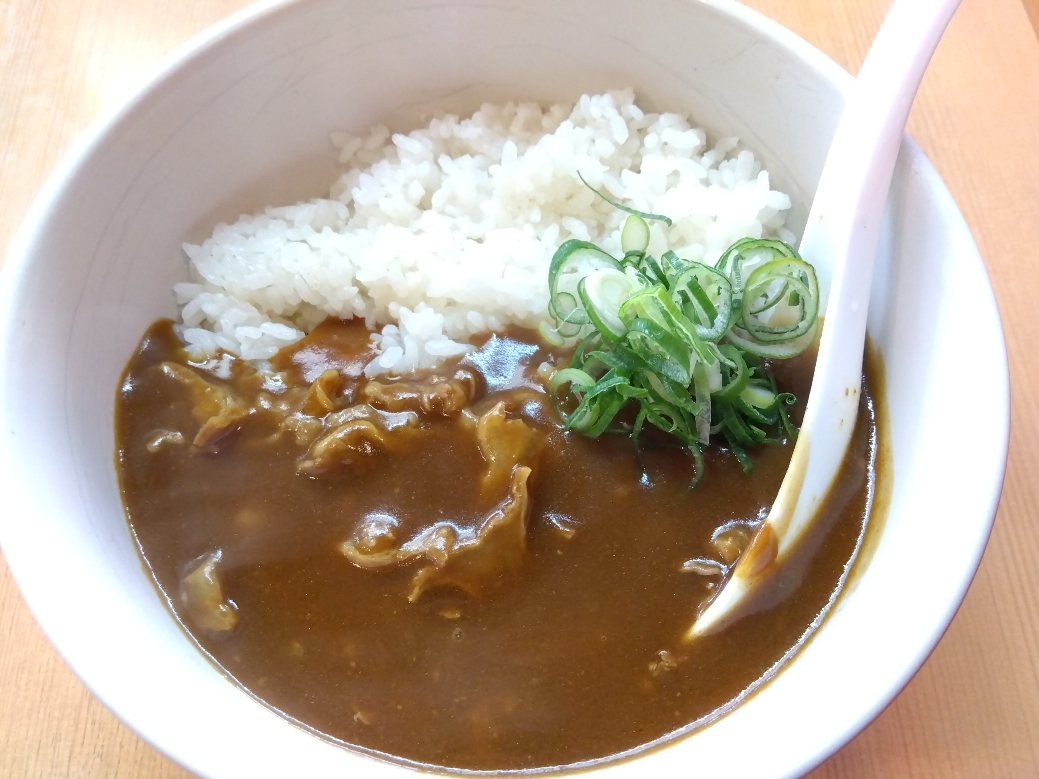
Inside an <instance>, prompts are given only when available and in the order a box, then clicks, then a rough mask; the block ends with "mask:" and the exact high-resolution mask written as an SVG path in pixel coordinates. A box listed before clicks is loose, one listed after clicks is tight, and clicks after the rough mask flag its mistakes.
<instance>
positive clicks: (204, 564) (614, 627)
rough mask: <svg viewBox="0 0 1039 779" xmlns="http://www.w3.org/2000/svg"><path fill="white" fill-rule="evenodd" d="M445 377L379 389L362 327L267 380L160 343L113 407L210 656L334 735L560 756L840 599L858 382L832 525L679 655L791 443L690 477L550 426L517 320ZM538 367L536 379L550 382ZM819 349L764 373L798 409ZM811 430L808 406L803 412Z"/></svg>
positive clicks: (684, 714) (859, 527)
mask: <svg viewBox="0 0 1039 779" xmlns="http://www.w3.org/2000/svg"><path fill="white" fill-rule="evenodd" d="M476 346H477V347H478V348H477V349H476V351H474V352H472V353H471V354H469V355H468V356H466V357H464V358H462V359H460V360H456V361H454V362H453V363H450V364H448V365H446V366H444V367H442V368H441V369H439V370H436V371H426V372H423V373H420V374H415V375H411V376H406V377H399V378H388V377H379V378H377V379H371V380H369V379H367V378H366V377H365V375H364V372H363V369H364V366H365V365H366V364H368V363H369V362H370V361H371V359H372V358H373V356H374V351H373V347H372V345H371V342H370V340H369V338H368V333H367V331H366V330H365V329H364V327H363V324H361V323H356V322H339V321H336V320H329V321H327V322H325V323H324V324H322V325H321V326H319V327H318V328H316V329H315V330H314V331H313V332H312V333H311V334H310V335H309V336H307V337H306V338H304V339H303V340H302V341H300V342H299V343H297V344H295V345H293V346H291V347H288V348H286V349H283V350H282V351H281V352H279V353H278V354H277V355H276V356H275V357H274V358H273V359H272V360H271V361H270V362H269V363H267V364H251V363H248V362H246V361H243V360H240V359H234V358H232V357H230V356H229V355H223V356H222V357H220V358H218V359H214V360H206V361H193V360H191V359H190V357H189V355H188V354H187V353H186V352H185V351H184V349H183V347H182V344H181V342H180V341H179V340H178V338H177V336H176V333H175V331H174V327H173V324H172V323H171V322H169V321H160V322H158V323H156V324H155V325H153V326H152V328H151V329H150V330H149V331H148V332H147V334H146V335H145V337H144V339H143V340H142V342H141V344H140V347H139V348H138V350H137V352H136V353H135V354H134V356H133V358H132V359H131V361H130V363H129V364H128V366H127V369H126V374H125V376H124V379H123V382H122V383H121V385H120V392H119V395H118V398H117V403H116V432H117V446H118V470H119V478H120V485H121V489H122V495H123V500H124V503H125V506H126V510H127V515H128V518H129V522H130V525H131V528H132V530H133V532H134V534H135V536H136V538H137V541H138V543H139V545H140V548H141V551H142V554H143V556H144V558H145V559H146V560H147V562H148V565H149V567H150V570H151V571H152V573H153V575H154V577H155V580H156V582H157V584H158V586H159V588H160V589H161V590H162V591H163V592H164V593H165V594H166V596H167V599H168V601H169V602H170V604H171V605H172V607H173V609H174V611H175V612H176V614H177V616H178V617H179V618H180V620H181V622H182V623H183V625H184V627H185V628H186V630H187V631H188V632H189V633H190V634H191V635H192V636H193V637H194V639H195V640H196V641H197V642H198V643H199V645H200V646H201V647H202V648H203V649H204V650H205V651H206V652H207V653H208V654H209V655H210V656H211V657H212V658H213V659H214V660H215V662H217V663H218V664H219V665H220V667H221V668H222V669H223V670H224V671H225V672H226V673H227V674H228V675H229V676H230V677H232V678H233V679H235V680H236V681H237V682H238V683H240V684H241V685H242V686H244V687H245V688H247V689H248V690H249V691H250V692H252V693H253V694H254V695H255V696H257V697H258V698H259V699H261V700H263V701H264V702H266V704H267V705H269V706H271V707H272V708H274V709H276V710H278V711H281V712H284V713H285V714H286V715H288V716H289V717H291V718H293V719H294V720H296V721H298V722H301V723H303V724H304V725H306V726H308V727H310V728H313V729H314V730H315V731H317V732H319V733H322V734H325V735H326V736H327V737H329V738H331V739H334V740H337V741H339V742H342V743H345V744H349V745H353V746H355V747H358V748H362V749H366V750H372V751H375V752H378V753H382V754H385V755H389V756H392V757H395V758H398V759H402V760H405V761H410V762H412V763H416V764H425V765H436V766H447V767H452V768H462V769H477V770H498V769H524V768H539V767H546V766H558V765H568V764H573V763H577V762H582V761H590V760H598V759H603V758H607V757H609V756H611V755H616V754H618V753H623V752H627V751H630V750H632V749H636V748H638V747H640V746H643V745H645V744H648V743H650V742H654V741H656V740H658V739H660V738H662V737H664V736H667V735H668V734H672V733H676V732H680V731H683V730H684V729H688V728H690V727H692V726H695V725H696V724H698V723H702V722H704V721H707V720H708V719H709V718H710V717H712V716H715V715H716V714H717V713H718V712H720V711H723V710H724V709H725V708H726V707H727V706H729V705H730V704H732V703H733V702H734V701H736V700H738V699H739V698H740V697H741V696H743V695H744V694H746V691H748V690H750V689H753V688H754V687H755V685H757V684H759V683H760V682H761V680H762V679H764V678H765V677H766V676H767V675H768V673H770V671H771V669H773V668H774V666H775V665H776V664H777V662H779V661H780V659H781V658H783V657H784V656H785V655H786V654H787V653H788V652H789V650H790V649H791V648H792V647H795V646H796V645H798V643H799V642H801V641H802V640H804V636H805V635H806V634H807V633H808V631H809V630H810V627H811V625H812V624H813V622H814V621H815V620H816V619H817V617H818V616H819V615H820V614H821V613H822V612H824V610H825V609H826V608H827V606H828V604H829V603H830V602H831V601H832V599H833V597H834V593H835V591H836V590H837V589H838V587H839V584H840V582H841V581H842V577H843V576H844V575H845V572H846V569H847V567H848V565H849V561H850V560H851V559H852V557H853V555H854V551H855V549H856V548H857V544H858V542H859V539H860V537H861V534H862V531H863V527H864V521H865V516H866V513H867V507H868V496H869V494H870V493H869V490H870V485H871V483H872V482H871V480H872V478H873V476H872V473H873V467H874V464H875V451H876V446H875V437H874V420H873V407H872V405H871V401H870V395H869V393H868V392H867V393H864V396H863V403H862V408H861V413H860V415H859V420H858V423H857V427H856V433H855V437H854V441H853V446H852V450H851V453H850V455H849V457H848V459H847V461H846V463H845V467H844V469H843V471H842V475H841V480H840V482H839V484H838V485H837V486H836V488H835V489H834V491H833V493H832V494H831V496H830V499H829V506H828V509H827V512H826V514H825V518H824V521H821V522H820V523H818V527H817V529H816V530H815V531H814V535H813V536H812V537H811V538H810V539H809V540H808V542H806V544H805V545H804V547H803V548H802V549H801V550H799V551H798V553H797V555H798V556H797V559H796V561H795V563H794V564H792V565H791V566H790V568H789V570H788V571H787V572H785V573H784V577H785V578H784V579H783V580H782V581H779V582H777V583H776V586H775V588H774V593H775V597H774V598H773V599H772V601H770V602H769V603H767V604H763V605H762V607H761V608H760V609H759V610H758V612H757V613H755V614H753V615H751V616H750V617H747V618H744V619H742V620H740V621H738V622H736V623H735V624H733V625H731V626H730V627H728V628H726V629H725V630H723V631H721V632H719V633H718V634H716V635H711V636H707V637H704V638H702V639H699V640H697V641H693V642H687V641H685V640H684V639H683V636H684V635H685V633H686V631H687V629H688V627H689V625H690V624H691V623H692V620H693V619H694V617H695V615H696V613H697V609H698V608H700V606H701V605H702V604H703V603H704V602H705V601H706V600H707V599H708V598H709V597H710V596H711V594H712V592H714V591H715V590H716V588H717V587H718V585H719V584H720V583H721V581H722V579H723V576H724V575H725V573H726V572H727V571H728V570H729V567H730V566H731V565H732V564H733V562H734V561H735V560H736V558H737V556H738V555H739V552H740V550H741V549H742V548H743V547H745V545H746V544H747V542H748V540H749V538H750V536H751V533H752V530H753V528H754V527H755V526H756V524H757V523H758V522H760V521H761V519H762V518H763V517H764V516H765V515H766V514H767V511H768V508H769V506H770V505H771V502H772V500H773V498H774V496H775V494H776V491H777V489H778V487H779V483H780V481H781V479H782V477H783V474H784V472H785V469H786V466H787V463H788V461H789V458H790V452H791V449H792V445H791V444H790V443H789V442H788V443H786V444H783V445H777V446H771V447H766V448H762V449H761V450H759V451H756V452H755V453H754V458H755V470H754V473H753V474H752V475H750V476H748V475H747V474H745V473H744V472H743V469H742V468H741V467H740V465H739V463H738V462H736V460H735V458H733V457H732V456H731V454H729V453H727V452H726V451H724V450H723V449H720V448H712V449H710V450H708V451H707V452H706V454H705V466H704V467H705V469H706V474H707V475H706V476H705V478H704V479H703V480H702V481H701V482H700V484H699V486H697V487H696V488H695V489H694V490H690V489H689V484H690V483H691V482H692V481H693V477H694V475H695V467H696V466H695V464H694V463H693V462H692V460H691V458H690V457H689V456H688V454H687V453H685V452H683V451H682V450H681V449H679V448H677V447H675V446H674V444H673V443H672V442H671V441H669V440H668V439H667V437H665V436H660V437H659V438H656V437H654V436H652V435H649V436H646V437H645V439H644V442H643V446H642V447H641V450H640V451H638V452H637V451H636V450H635V449H634V448H633V446H632V444H631V441H630V440H628V439H626V438H624V437H622V436H603V437H602V438H601V439H599V440H590V439H588V438H585V437H583V436H581V435H578V434H573V433H570V432H567V431H566V430H564V429H563V427H562V425H561V423H560V421H559V417H558V416H557V414H556V412H555V409H554V406H553V404H552V402H551V401H550V400H549V398H548V397H547V395H546V394H545V391H544V389H543V383H544V382H543V377H544V375H545V370H544V365H545V364H546V363H547V364H553V363H555V364H558V363H560V362H561V361H562V360H563V359H565V355H561V354H555V353H552V352H550V351H548V350H546V348H543V347H542V346H540V345H539V344H538V342H537V340H536V339H535V337H534V335H533V334H532V333H529V332H525V331H519V330H512V331H509V332H507V333H503V334H498V335H492V336H490V337H488V338H486V339H484V340H483V341H482V342H480V343H477V344H476ZM539 367H541V368H542V370H541V372H540V374H539ZM811 368H812V364H811V357H808V356H805V357H800V358H795V359H794V360H791V361H788V363H785V364H781V365H776V366H774V367H773V371H774V372H775V373H776V375H777V377H778V378H779V380H780V383H781V385H782V386H783V387H784V388H788V389H790V390H791V391H793V392H795V393H796V394H797V395H798V397H801V398H804V397H807V394H808V393H807V390H808V383H809V381H810V375H811ZM799 413H800V410H799V409H795V410H794V414H795V417H796V416H797V415H798V414H799Z"/></svg>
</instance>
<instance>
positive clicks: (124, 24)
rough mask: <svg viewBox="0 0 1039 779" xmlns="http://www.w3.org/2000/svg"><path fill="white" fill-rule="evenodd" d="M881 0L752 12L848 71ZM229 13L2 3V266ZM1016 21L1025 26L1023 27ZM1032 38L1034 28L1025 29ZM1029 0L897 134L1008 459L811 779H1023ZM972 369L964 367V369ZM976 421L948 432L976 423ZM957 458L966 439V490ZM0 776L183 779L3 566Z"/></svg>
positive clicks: (972, 41)
mask: <svg viewBox="0 0 1039 779" xmlns="http://www.w3.org/2000/svg"><path fill="white" fill-rule="evenodd" d="M890 2H891V0H749V2H748V4H749V5H751V6H753V7H755V8H757V9H758V10H760V11H762V12H764V13H765V14H767V15H769V16H771V17H772V18H774V19H776V20H778V21H779V22H781V23H782V24H784V25H786V26H787V27H789V28H791V29H793V30H794V31H795V32H797V33H798V34H799V35H801V36H802V37H804V38H806V39H807V40H808V41H810V42H812V43H813V44H815V45H816V46H818V47H819V48H820V49H822V50H823V51H824V52H826V53H827V54H828V55H830V56H831V57H833V58H834V59H835V60H836V61H837V62H839V63H840V64H841V65H842V66H844V67H845V68H847V69H848V70H850V71H852V72H855V71H856V70H857V69H858V67H859V65H860V64H861V62H862V58H863V57H864V55H865V52H866V49H867V47H868V45H869V42H870V41H871V40H872V38H873V36H874V35H875V33H876V31H877V29H878V28H879V26H880V22H881V19H882V18H883V15H884V13H885V12H886V10H887V8H888V7H889V5H890ZM243 5H245V0H178V2H176V3H141V2H136V0H62V2H60V3H47V2H40V1H39V0H0V250H2V251H4V253H5V254H6V249H7V247H9V246H10V243H11V240H12V238H13V236H14V232H15V230H16V229H17V226H18V224H19V222H20V221H21V219H22V217H23V215H24V214H25V211H26V209H27V208H28V206H29V204H30V202H31V200H32V198H33V197H34V196H35V194H36V192H37V191H38V190H39V188H40V186H41V184H42V183H43V180H44V178H45V177H46V175H47V174H48V172H49V171H50V170H51V168H52V167H53V166H54V165H55V164H56V163H57V161H58V159H59V158H60V157H61V155H62V154H63V153H64V152H65V151H66V150H67V149H68V147H69V146H70V144H71V143H72V142H73V141H74V139H75V138H76V136H77V135H78V134H79V133H80V132H81V131H82V130H83V129H84V127H85V126H86V125H87V124H88V123H89V122H90V121H91V120H92V119H93V118H94V117H95V116H96V115H98V114H99V113H100V112H101V111H103V110H104V109H106V108H108V107H110V106H112V105H115V104H117V103H118V102H119V101H120V100H121V99H122V98H123V97H124V96H125V95H127V94H128V93H129V92H131V91H132V90H133V89H134V88H135V87H136V86H137V85H138V84H140V83H142V82H143V81H144V80H145V79H146V78H147V75H148V73H149V72H150V71H151V70H152V69H153V68H154V67H155V65H156V64H157V62H158V61H159V60H160V59H161V58H162V57H163V55H165V54H166V53H167V52H169V51H170V50H171V49H172V48H173V47H175V46H176V45H177V44H179V43H181V42H182V41H184V40H186V39H187V38H188V37H190V36H191V35H193V34H194V33H196V32H197V31H199V30H201V29H203V28H204V27H206V26H207V25H209V24H211V23H213V22H215V21H217V20H219V19H221V18H223V17H225V16H227V15H228V14H230V13H232V12H234V11H235V10H237V9H238V8H240V7H241V6H243ZM1030 20H1031V23H1030ZM1032 23H1034V24H1036V25H1037V27H1036V28H1033V26H1032ZM1036 29H1039V0H963V5H962V7H961V8H960V10H959V12H958V13H957V16H956V18H954V19H953V22H952V25H951V26H950V28H949V30H948V32H947V34H946V36H945V39H944V40H943V41H942V43H941V46H940V47H939V49H938V52H937V54H936V56H935V59H934V62H933V63H932V64H931V68H930V70H929V71H928V74H927V77H926V78H925V80H924V84H923V87H922V89H921V92H920V95H919V97H918V98H917V101H916V104H915V106H914V108H913V113H912V116H911V118H910V132H911V133H912V135H913V137H914V138H915V139H916V140H917V142H918V143H919V144H920V145H921V146H922V147H923V149H924V151H925V152H926V153H927V155H928V157H929V158H930V159H931V161H932V162H933V163H934V164H935V166H936V167H937V168H938V171H939V172H940V173H941V175H942V177H943V178H944V180H945V182H946V183H947V184H948V186H949V188H950V189H951V190H952V193H953V196H954V197H955V198H956V201H957V203H959V206H960V208H961V209H962V210H963V212H964V214H965V215H966V218H967V221H968V222H969V224H970V226H971V229H972V230H973V233H974V237H975V238H976V240H977V242H978V244H979V246H980V248H981V252H982V255H983V256H984V257H985V261H986V263H987V265H988V269H989V273H990V274H991V276H992V281H993V284H994V285H995V290H996V296H997V298H998V300H999V305H1000V310H1001V311H1002V315H1003V323H1004V327H1005V329H1006V336H1007V347H1008V349H1009V353H1010V371H1011V382H1012V387H1013V409H1012V418H1013V422H1012V431H1011V441H1010V461H1009V464H1008V468H1007V476H1006V483H1005V487H1004V490H1003V498H1002V502H1001V504H1000V508H999V513H998V516H997V518H996V525H995V530H994V532H993V535H992V539H991V541H990V543H989V546H988V550H987V551H986V553H985V557H984V559H983V561H982V563H981V569H980V571H979V572H978V575H977V577H976V579H975V580H974V583H973V585H972V587H971V589H970V592H969V593H968V594H967V598H966V600H965V601H964V604H963V606H962V608H961V609H960V611H959V613H958V614H957V616H956V619H955V620H954V621H953V623H952V626H951V627H950V629H949V631H948V633H947V634H946V636H945V638H944V639H942V641H941V643H940V644H939V646H938V648H937V650H936V651H935V653H934V654H933V656H932V657H931V658H930V659H929V660H928V661H927V663H926V664H925V665H924V667H923V669H922V670H921V671H920V673H919V674H917V676H916V678H914V679H913V681H912V682H911V683H910V684H909V686H908V687H907V688H906V689H905V690H904V691H903V692H902V693H901V695H899V696H898V698H897V699H896V700H895V701H894V702H893V703H892V704H891V706H890V707H889V708H888V709H887V710H886V711H885V712H884V713H883V714H881V716H880V717H879V718H878V719H877V720H876V721H875V722H874V723H873V724H872V725H870V726H869V727H868V728H867V729H866V730H865V731H864V732H863V733H862V734H860V735H859V736H858V738H856V739H855V740H854V741H852V742H851V743H850V744H849V745H848V746H846V747H845V748H844V749H843V750H841V751H840V752H839V753H837V754H836V755H834V756H833V757H832V758H831V759H830V760H829V761H828V762H826V763H825V764H824V765H822V766H821V767H819V768H818V769H817V770H816V771H815V772H813V773H812V774H811V776H812V777H814V778H815V779H822V778H823V777H943V779H947V778H949V777H1039V511H1037V507H1039V478H1037V477H1036V476H1035V475H1034V469H1035V468H1036V467H1037V466H1039V392H1037V391H1036V390H1035V389H1033V388H1032V387H1031V381H1032V380H1033V379H1034V380H1036V381H1037V382H1039V363H1037V362H1035V361H1034V357H1029V354H1030V353H1031V350H1030V348H1029V347H1028V338H1029V336H1028V335H1027V334H1028V332H1029V330H1030V329H1031V324H1029V323H1030V322H1032V319H1033V317H1034V316H1035V313H1036V305H1035V302H1034V301H1033V300H1032V297H1031V296H1032V295H1033V294H1037V293H1039V257H1037V256H1036V255H1037V252H1036V247H1039V40H1037V37H1036ZM964 369H965V371H969V365H965V366H964ZM974 413H977V414H978V417H977V418H975V419H970V420H963V424H964V426H965V429H969V425H970V424H984V423H985V418H984V409H983V408H979V409H976V410H975V412H974ZM969 459H970V441H969V438H965V440H964V471H965V476H964V477H965V478H969ZM0 776H2V777H48V778H50V777H106V779H108V778H112V777H183V776H185V772H184V771H183V770H182V769H180V768H179V767H177V766H176V765H174V764H173V763H171V762H170V761H169V760H167V759H166V758H165V757H163V756H161V755H159V754H158V753H157V752H155V751H154V750H153V749H152V748H151V747H149V746H148V745H146V744H144V743H143V742H142V741H140V739H138V738H137V737H136V736H135V735H134V734H133V733H131V732H130V731H129V730H128V729H127V728H125V727H124V726H123V725H122V724H120V723H119V722H118V721H117V720H116V719H115V718H114V717H113V716H112V715H111V714H109V713H108V711H107V710H106V709H105V708H104V707H103V706H101V704H100V703H98V702H97V701H96V700H95V699H94V698H93V697H92V696H91V695H90V693H88V692H87V691H86V689H85V688H84V687H83V685H82V684H81V683H80V682H79V681H78V680H77V679H76V677H74V676H73V675H72V673H71V672H70V671H69V669H68V668H67V667H66V666H65V664H64V663H63V662H62V661H61V659H60V658H59V657H58V656H57V654H56V653H55V652H54V650H53V649H51V647H50V645H49V644H48V643H47V641H46V639H45V638H44V637H43V635H42V633H41V632H40V630H39V628H38V627H37V626H36V624H35V622H34V621H33V618H32V616H31V615H30V613H29V611H28V609H27V608H26V606H25V604H24V602H23V601H22V599H21V596H20V595H19V593H18V589H17V587H16V585H15V583H14V580H13V579H12V578H11V575H10V573H9V571H8V569H7V566H6V564H5V563H4V562H3V561H2V560H0Z"/></svg>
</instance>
